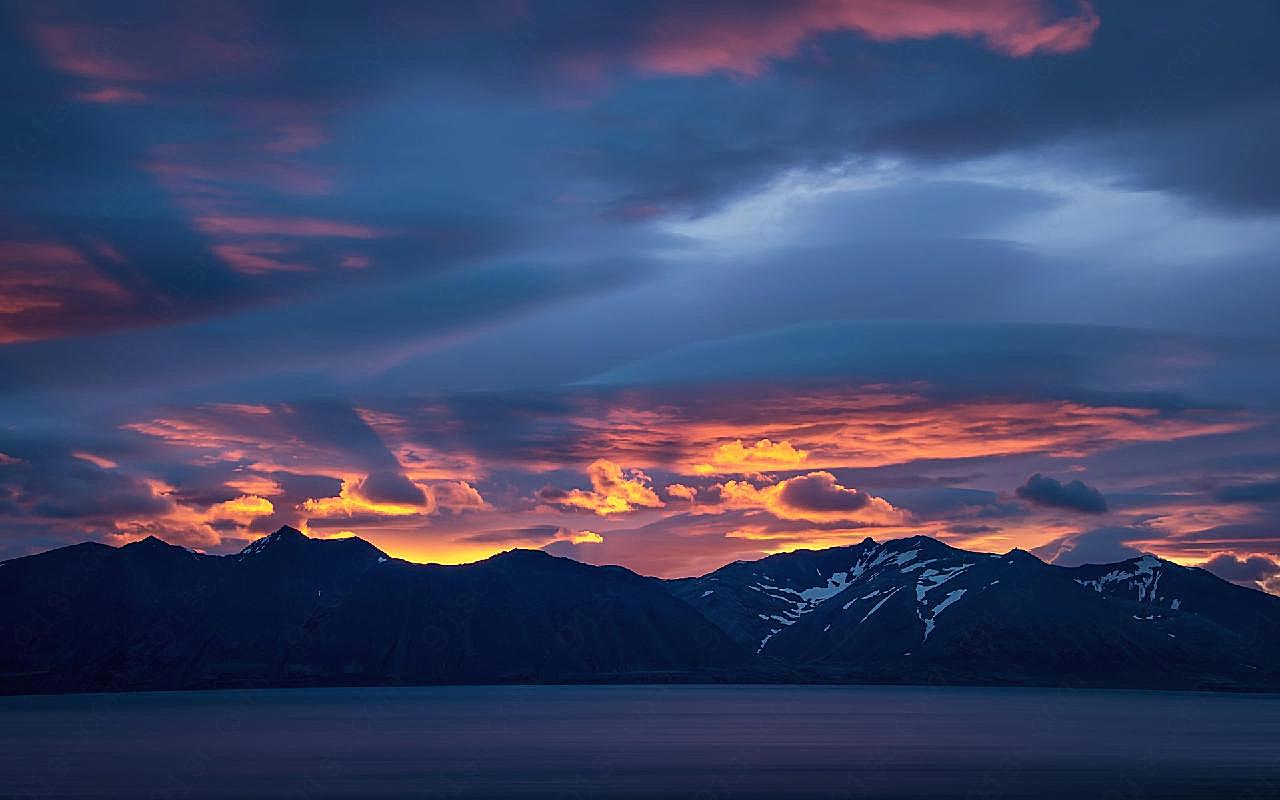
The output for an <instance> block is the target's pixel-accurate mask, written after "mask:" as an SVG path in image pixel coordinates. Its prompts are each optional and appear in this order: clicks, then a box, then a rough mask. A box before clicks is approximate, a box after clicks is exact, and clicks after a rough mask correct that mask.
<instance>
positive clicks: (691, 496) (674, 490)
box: [0, 461, 698, 503]
mask: <svg viewBox="0 0 1280 800" xmlns="http://www.w3.org/2000/svg"><path fill="white" fill-rule="evenodd" d="M0 463H4V462H3V461H0ZM667 495H668V496H669V497H671V498H673V499H678V500H687V501H689V502H690V503H692V502H694V501H695V500H696V499H697V497H698V490H697V489H695V488H694V487H692V486H685V485H684V484H683V483H671V484H668V485H667Z"/></svg>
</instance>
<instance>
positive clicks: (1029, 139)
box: [0, 0, 1280, 593]
mask: <svg viewBox="0 0 1280 800" xmlns="http://www.w3.org/2000/svg"><path fill="white" fill-rule="evenodd" d="M0 10H2V11H0V66H2V69H0V91H2V92H3V103H2V104H0V136H2V137H3V139H4V146H3V147H0V176H2V180H3V186H4V187H5V190H4V192H3V193H0V558H11V557H16V556H20V555H23V554H28V553H33V552H38V551H42V550H45V549H49V548H52V547H57V546H62V545H65V544H70V543H74V542H79V541H83V540H86V539H91V540H97V541H102V542H106V543H110V544H120V543H124V542H128V541H132V540H136V539H139V538H142V537H145V536H147V535H157V536H160V537H161V538H163V539H165V540H167V541H170V542H174V543H177V544H182V545H185V546H188V547H192V548H195V549H199V550H203V551H206V552H210V553H230V552H235V551H237V550H239V549H240V548H242V547H243V546H244V545H245V544H246V543H247V542H249V541H251V540H252V539H254V538H257V537H259V536H261V535H263V534H265V533H268V532H270V531H272V530H274V529H276V528H277V527H279V526H280V525H284V524H289V525H293V526H296V527H298V528H300V529H302V530H304V531H306V532H308V533H309V534H310V535H312V536H322V537H330V536H345V535H351V534H356V535H359V536H361V537H364V538H366V539H368V540H370V541H371V542H373V543H375V544H376V545H377V546H379V547H381V548H382V549H383V550H385V551H387V552H388V553H390V554H392V555H395V556H399V557H404V558H408V559H411V560H415V561H438V562H444V563H459V562H465V561H471V560H476V559H480V558H484V557H487V556H489V555H492V554H494V553H497V552H500V551H502V550H506V549H510V548H513V547H529V548H543V549H546V550H548V551H550V552H552V553H555V554H557V555H565V556H571V557H573V558H577V559H580V560H583V561H587V562H591V563H600V564H605V563H611V564H622V565H625V566H627V567H630V568H632V569H635V570H637V571H639V572H642V573H645V574H651V575H660V576H682V575H693V574H699V573H703V572H706V571H709V570H711V569H713V568H715V567H717V566H719V565H721V564H724V563H726V562H729V561H732V560H735V559H751V558H758V557H760V556H763V555H765V554H768V553H774V552H779V551H785V550H791V549H796V548H801V547H827V546H834V545H840V544H850V543H856V542H859V541H861V540H862V539H863V538H865V537H868V536H870V537H872V538H875V539H877V540H883V539H888V538H896V537H901V536H908V535H916V534H925V535H929V536H934V537H937V538H939V539H941V540H943V541H946V542H947V543H949V544H952V545H955V546H958V547H965V548H970V549H977V550H983V551H988V552H1005V551H1007V550H1009V549H1012V548H1014V547H1020V548H1023V549H1026V550H1031V551H1032V552H1035V553H1036V554H1037V555H1039V556H1041V557H1042V558H1044V559H1045V560H1048V561H1054V562H1057V563H1062V564H1068V565H1073V564H1079V563H1100V562H1107V561H1114V560H1118V559H1122V558H1125V557H1129V556H1132V555H1135V554H1137V553H1140V552H1152V553H1155V554H1157V555H1159V556H1162V557H1164V558H1168V559H1171V560H1174V561H1177V562H1179V563H1183V564H1197V565H1203V566H1206V568H1208V569H1210V570H1212V571H1214V572H1215V573H1216V574H1218V575H1220V576H1222V577H1224V578H1227V579H1228V580H1233V581H1236V582H1239V583H1242V584H1244V585H1248V586H1253V587H1255V588H1262V589H1265V590H1269V591H1272V592H1276V593H1280V369H1278V367H1280V314H1277V313H1276V305H1277V300H1280V255H1278V254H1280V80H1277V76H1280V48H1276V47H1275V40H1276V36H1277V34H1278V33H1280V7H1278V6H1277V5H1276V4H1275V3H1274V2H1270V1H1269V0H1262V1H1260V2H1251V1H1250V0H1236V1H1235V2H1232V3H1225V4H1205V3H1201V2H1189V1H1187V0H1169V2H1162V3H1158V4H1156V3H1134V2H1130V1H1129V0H1092V1H1091V2H1090V1H1087V0H1081V1H1080V2H1074V1H1069V2H1053V1H1052V0H896V1H894V2H891V1H890V0H791V2H786V3H782V2H757V1H756V0H736V1H735V2H728V0H702V1H701V2H698V3H689V2H671V1H670V0H655V1H654V2H647V3H643V4H641V3H632V2H576V3H575V2H560V1H559V0H478V1H477V2H470V3H465V4H463V3H453V2H449V3H423V2H372V3H363V4H350V3H328V2H315V3H310V4H308V5H307V7H306V8H305V10H304V9H301V8H300V7H299V6H297V4H289V3H265V2H259V3H246V4H239V3H231V2H223V3H199V4H183V3H159V2H154V3H135V2H129V0H112V1H111V2H101V3H94V2H73V3H66V2H58V1H57V0H52V1H51V2H18V3H12V2H10V3H5V4H3V5H0Z"/></svg>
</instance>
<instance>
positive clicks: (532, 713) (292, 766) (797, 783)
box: [0, 686, 1280, 798]
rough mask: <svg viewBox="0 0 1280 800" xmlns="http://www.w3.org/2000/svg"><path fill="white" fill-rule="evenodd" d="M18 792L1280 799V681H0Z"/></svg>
mask: <svg viewBox="0 0 1280 800" xmlns="http://www.w3.org/2000/svg"><path fill="white" fill-rule="evenodd" d="M0 795H2V796H4V797H121V798H123V797H128V798H134V797H165V798H225V797H260V798H399V797H414V798H446V797H459V798H478V797H539V798H542V797H548V798H550V797H556V798H595V797H636V798H640V797H653V796H664V797H689V798H717V797H725V798H736V797H787V798H841V797H885V798H933V797H946V798H965V797H974V798H977V797H999V798H1015V797H1026V798H1031V797H1035V798H1044V797H1072V798H1076V797H1081V798H1084V797H1087V798H1134V797H1170V798H1172V797H1206V798H1210V797H1212V798H1226V797H1256V798H1264V797H1270V798H1275V797H1280V695H1229V694H1207V693H1205V694H1202V693H1190V692H1188V693H1175V692H1130V691H1087V690H1053V689H1021V688H1018V689H991V688H955V687H948V688H941V687H938V688H935V687H870V686H863V687H830V686H502V687H492V686H489V687H429V688H367V689H293V690H263V691H226V692H175V693H165V692H158V693H144V694H117V695H101V694H100V695H70V696H53V697H5V698H0Z"/></svg>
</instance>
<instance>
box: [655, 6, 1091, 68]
mask: <svg viewBox="0 0 1280 800" xmlns="http://www.w3.org/2000/svg"><path fill="white" fill-rule="evenodd" d="M1098 25H1099V19H1098V15H1097V13H1096V12H1095V11H1094V10H1093V7H1092V5H1090V4H1089V3H1088V2H1080V3H1079V4H1078V5H1077V9H1076V13H1075V14H1074V15H1072V16H1068V17H1062V18H1055V16H1054V14H1053V13H1052V11H1051V10H1050V9H1049V8H1048V4H1047V3H1042V2H1038V0H792V1H791V2H787V3H779V4H776V5H772V6H769V5H766V6H763V7H757V8H755V9H753V10H752V11H746V10H743V11H741V12H740V13H739V12H737V11H732V12H729V13H725V12H724V11H721V12H720V13H716V10H714V9H712V10H710V11H707V10H705V9H701V8H699V7H698V6H696V5H695V6H687V7H682V8H680V10H678V11H677V12H675V13H674V14H672V15H670V16H668V17H666V18H663V19H661V20H659V22H658V24H657V25H655V26H654V27H653V29H652V31H651V34H650V37H649V40H648V41H647V43H646V44H645V45H644V46H643V47H642V48H641V49H640V51H639V53H638V54H637V55H636V62H637V65H638V66H639V67H640V68H641V69H643V70H646V71H649V72H657V73H664V74H673V75H705V74H707V73H709V72H716V71H726V72H732V73H736V74H739V75H745V76H757V75H759V74H761V73H762V72H764V70H765V69H766V67H767V65H768V62H769V61H770V60H771V59H778V58H789V57H791V56H794V55H795V54H796V52H797V51H798V50H799V48H800V45H801V44H802V43H803V42H805V41H807V40H809V39H811V38H813V37H816V36H819V35H821V34H826V33H834V32H841V31H850V32H855V33H858V34H860V35H862V36H865V37H866V38H868V39H874V40H877V41H897V40H902V39H930V38H935V37H939V36H958V37H962V38H966V39H978V40H980V41H981V42H983V44H985V45H986V46H987V47H989V48H991V49H993V50H996V51H998V52H1001V53H1004V54H1005V55H1009V56H1014V57H1025V56H1031V55H1035V54H1038V53H1070V52H1073V51H1076V50H1080V49H1083V48H1085V47H1087V46H1088V45H1089V43H1090V41H1091V40H1092V38H1093V33H1094V31H1096V30H1097V29H1098Z"/></svg>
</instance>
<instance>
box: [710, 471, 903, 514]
mask: <svg viewBox="0 0 1280 800" xmlns="http://www.w3.org/2000/svg"><path fill="white" fill-rule="evenodd" d="M720 496H721V499H722V501H723V502H724V504H725V505H727V506H728V507H731V508H763V509H765V510H767V511H768V512H769V513H770V514H773V515H774V516H775V517H778V518H779V519H788V520H807V521H811V522H853V523H859V524H866V525H901V524H905V523H907V522H909V521H910V520H911V515H910V514H909V513H908V512H905V511H902V510H900V509H897V508H894V507H893V505H892V504H891V503H889V502H888V501H887V500H885V499H883V498H880V497H875V496H873V495H870V494H867V493H866V492H863V491H861V490H859V489H854V488H850V487H845V486H841V485H840V484H839V483H838V482H837V481H836V477H835V475H832V474H831V473H830V472H810V473H809V474H807V475H800V476H797V477H794V478H789V479H787V480H784V481H780V482H778V483H776V484H773V485H771V486H765V487H763V488H757V487H756V486H755V485H753V484H751V483H748V482H746V481H728V482H726V483H725V484H723V485H722V486H721V487H720Z"/></svg>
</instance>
